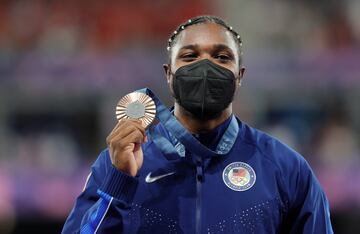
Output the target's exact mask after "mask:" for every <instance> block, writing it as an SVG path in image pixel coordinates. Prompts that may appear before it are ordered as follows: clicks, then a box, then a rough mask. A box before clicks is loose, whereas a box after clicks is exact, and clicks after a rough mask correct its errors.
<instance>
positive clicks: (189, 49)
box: [164, 23, 245, 87]
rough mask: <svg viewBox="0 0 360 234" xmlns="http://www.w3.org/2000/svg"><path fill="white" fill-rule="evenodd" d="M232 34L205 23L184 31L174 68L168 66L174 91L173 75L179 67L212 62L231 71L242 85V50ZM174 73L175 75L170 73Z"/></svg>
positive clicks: (175, 52) (175, 47)
mask: <svg viewBox="0 0 360 234" xmlns="http://www.w3.org/2000/svg"><path fill="white" fill-rule="evenodd" d="M236 43H238V42H236V41H235V40H234V37H233V36H232V34H231V32H229V31H228V30H226V29H225V28H224V27H222V26H220V25H218V24H216V23H202V24H195V25H191V26H188V27H187V28H185V30H183V31H181V32H180V34H179V35H178V38H177V40H176V42H175V44H174V45H173V47H172V52H171V58H170V61H171V64H170V65H168V64H164V69H165V72H166V75H167V79H168V82H169V83H170V87H172V74H171V73H175V72H176V70H177V69H178V68H179V67H182V66H184V65H188V64H190V63H194V62H197V61H199V60H202V59H208V60H210V61H212V62H214V63H216V64H218V65H220V66H223V67H225V68H227V69H229V70H231V71H232V72H233V73H234V75H235V77H238V78H239V79H238V82H240V79H242V77H243V74H244V71H245V69H244V67H242V66H240V64H239V56H240V55H239V50H238V45H237V44H236ZM170 71H171V72H170Z"/></svg>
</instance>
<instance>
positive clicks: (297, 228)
mask: <svg viewBox="0 0 360 234" xmlns="http://www.w3.org/2000/svg"><path fill="white" fill-rule="evenodd" d="M290 180H291V183H292V184H291V185H290V186H289V187H290V196H289V197H290V201H289V202H290V204H289V211H288V215H287V217H286V219H285V225H284V229H285V230H284V231H283V233H306V234H315V233H316V234H323V233H324V234H331V233H333V230H332V227H331V221H330V211H329V203H328V200H327V198H326V196H325V193H324V191H323V190H322V188H321V186H320V184H319V182H318V180H317V179H316V177H315V175H314V173H313V172H312V170H311V168H310V166H309V165H308V163H307V162H306V161H305V160H304V159H302V160H300V162H299V164H298V165H297V169H295V170H294V171H293V173H292V174H291V176H290Z"/></svg>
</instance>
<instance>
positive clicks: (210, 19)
mask: <svg viewBox="0 0 360 234" xmlns="http://www.w3.org/2000/svg"><path fill="white" fill-rule="evenodd" d="M203 23H215V24H218V25H220V26H222V27H224V28H225V29H226V30H228V31H229V32H230V33H231V35H232V36H233V38H234V40H235V42H237V45H238V51H239V64H240V65H241V63H242V40H241V37H240V35H239V33H237V32H236V31H235V30H234V29H233V28H232V27H231V26H230V25H228V24H227V23H226V22H225V21H224V20H222V19H220V18H218V17H216V16H212V15H201V16H197V17H194V18H191V19H189V20H188V21H186V22H184V23H182V24H180V25H179V26H178V27H177V28H176V30H175V31H174V32H173V33H172V34H171V36H170V38H169V40H168V42H167V51H168V53H169V58H170V57H171V50H172V47H173V46H174V45H175V43H176V41H177V38H178V35H179V34H180V33H181V32H182V31H184V30H185V28H187V27H188V26H191V25H195V24H203Z"/></svg>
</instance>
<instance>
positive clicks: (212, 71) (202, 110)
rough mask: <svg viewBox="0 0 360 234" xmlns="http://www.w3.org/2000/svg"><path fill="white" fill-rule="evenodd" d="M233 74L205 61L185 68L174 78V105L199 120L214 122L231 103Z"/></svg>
mask: <svg viewBox="0 0 360 234" xmlns="http://www.w3.org/2000/svg"><path fill="white" fill-rule="evenodd" d="M235 88H236V78H235V76H234V73H233V72H232V71H230V70H229V69H226V68H224V67H222V66H220V65H217V64H215V63H213V62H211V61H210V60H208V59H204V60H200V61H198V62H195V63H192V64H189V65H185V66H182V67H180V68H179V69H177V70H176V72H175V74H173V91H174V97H175V99H176V101H177V102H178V103H179V104H180V105H181V106H182V107H183V108H184V109H185V110H187V111H189V112H190V113H191V114H192V115H193V116H194V117H196V118H198V119H204V120H205V119H214V118H216V117H218V116H219V115H220V114H221V113H222V111H223V110H224V109H226V108H227V107H228V106H229V104H230V103H231V102H232V101H233V98H234V94H235Z"/></svg>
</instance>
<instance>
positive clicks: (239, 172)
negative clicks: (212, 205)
mask: <svg viewBox="0 0 360 234" xmlns="http://www.w3.org/2000/svg"><path fill="white" fill-rule="evenodd" d="M223 181H224V183H225V184H226V186H228V187H229V188H230V189H232V190H235V191H246V190H248V189H250V188H251V187H252V186H253V185H254V184H255V181H256V174H255V171H254V169H253V168H252V167H251V166H250V165H249V164H246V163H243V162H233V163H231V164H229V165H227V166H226V167H225V169H224V171H223Z"/></svg>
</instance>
